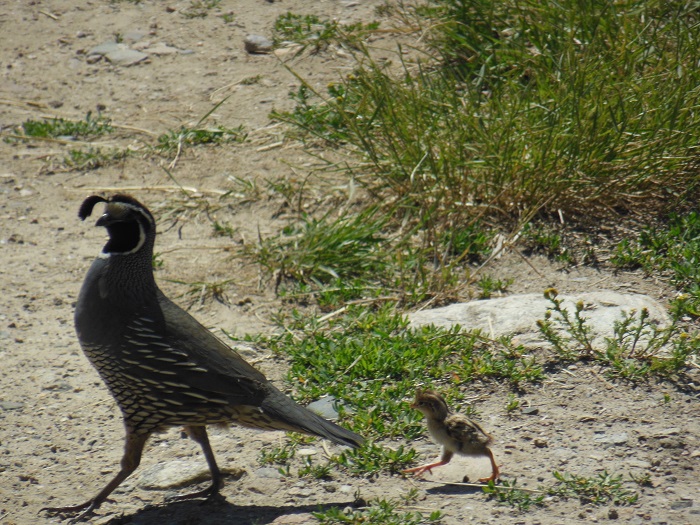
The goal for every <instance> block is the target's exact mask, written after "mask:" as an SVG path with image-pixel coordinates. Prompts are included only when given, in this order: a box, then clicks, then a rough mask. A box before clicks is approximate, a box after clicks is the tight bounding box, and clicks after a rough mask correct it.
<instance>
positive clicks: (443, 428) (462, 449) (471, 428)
mask: <svg viewBox="0 0 700 525" xmlns="http://www.w3.org/2000/svg"><path fill="white" fill-rule="evenodd" d="M411 408H415V409H416V410H419V411H420V412H422V413H423V415H424V416H425V418H426V420H427V422H428V432H429V433H430V435H431V437H432V438H433V440H435V442H436V443H437V444H439V445H442V455H441V456H440V459H439V460H438V461H435V462H433V463H429V464H427V465H422V466H420V467H414V468H410V469H408V470H404V471H403V472H404V473H410V472H414V473H415V475H416V476H420V475H421V474H423V473H424V472H425V471H426V470H427V471H428V472H431V471H432V469H434V468H435V467H439V466H442V465H446V464H447V463H449V462H450V460H451V459H452V456H454V454H460V455H463V456H487V457H488V458H489V459H490V460H491V469H492V472H491V476H489V477H488V478H481V479H480V480H479V482H481V483H487V482H489V481H492V480H497V479H498V477H499V474H500V473H499V470H498V465H497V464H496V460H495V459H494V457H493V452H491V449H490V448H489V445H491V444H492V443H493V437H491V436H490V435H489V434H487V433H486V432H484V430H483V429H482V428H481V427H480V426H479V425H478V424H477V423H476V422H474V421H472V420H471V419H469V418H468V417H466V416H463V415H462V414H456V413H454V412H452V411H451V410H450V408H449V407H448V406H447V403H445V400H444V399H443V397H442V396H441V395H440V394H438V393H437V392H434V391H432V390H425V391H423V390H418V391H417V392H416V399H415V401H414V402H413V404H412V405H411Z"/></svg>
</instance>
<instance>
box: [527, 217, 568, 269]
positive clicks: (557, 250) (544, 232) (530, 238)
mask: <svg viewBox="0 0 700 525" xmlns="http://www.w3.org/2000/svg"><path fill="white" fill-rule="evenodd" d="M523 238H524V239H525V240H526V241H527V242H529V243H530V244H531V245H532V246H533V250H534V251H536V252H542V253H544V254H545V255H546V256H547V257H550V258H552V259H554V260H555V261H558V262H561V263H565V264H573V263H574V262H575V260H574V256H573V253H572V252H571V250H570V249H569V248H567V247H566V246H565V245H564V241H563V240H562V236H561V235H560V234H559V233H557V232H556V231H555V230H554V229H553V228H552V227H550V226H547V225H540V226H537V227H535V226H533V225H532V224H526V225H525V227H524V228H523Z"/></svg>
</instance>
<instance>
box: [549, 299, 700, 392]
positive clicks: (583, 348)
mask: <svg viewBox="0 0 700 525" xmlns="http://www.w3.org/2000/svg"><path fill="white" fill-rule="evenodd" d="M545 297H546V298H547V299H549V300H550V301H551V302H552V304H553V307H552V308H551V309H550V310H548V311H547V313H546V314H545V319H544V320H540V321H538V322H537V326H538V328H539V330H540V333H541V334H542V335H543V336H544V338H545V339H546V340H547V341H548V342H549V343H550V344H551V345H552V346H553V347H554V349H555V351H556V352H557V354H558V355H559V357H560V358H562V359H564V360H566V361H576V360H584V361H587V360H594V361H597V362H599V363H603V364H605V365H607V366H608V367H609V369H610V370H609V374H610V375H614V376H617V377H622V378H624V379H628V380H632V381H636V380H640V379H643V378H646V377H648V376H650V375H658V376H672V375H674V374H677V373H678V372H680V371H682V370H683V369H684V368H685V367H686V366H687V365H688V362H689V359H690V358H691V357H693V356H698V355H700V335H698V334H689V333H687V332H686V331H685V330H684V329H683V327H682V326H681V325H680V324H679V322H678V321H677V320H674V321H673V322H672V324H671V325H670V326H668V327H666V328H659V327H658V326H656V325H655V324H654V323H652V322H650V320H649V312H648V311H647V310H646V309H642V310H641V311H640V312H639V313H638V314H637V313H636V312H634V311H633V312H632V313H624V314H623V317H622V319H621V320H619V321H616V322H615V323H614V330H613V337H606V338H605V346H604V347H603V348H594V346H593V339H592V329H591V327H590V326H589V323H588V322H587V320H586V319H585V318H584V317H583V316H582V315H581V313H582V312H583V310H584V305H583V303H582V302H580V301H579V302H578V303H577V304H576V305H575V311H574V314H573V316H571V314H570V313H569V311H568V310H567V309H566V308H563V307H562V303H563V301H562V300H561V299H557V291H556V290H554V289H551V288H550V289H548V290H545Z"/></svg>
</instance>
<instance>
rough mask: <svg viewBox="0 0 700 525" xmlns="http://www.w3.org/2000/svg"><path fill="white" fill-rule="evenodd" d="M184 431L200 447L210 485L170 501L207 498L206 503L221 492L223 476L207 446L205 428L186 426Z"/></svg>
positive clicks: (207, 438) (207, 439) (209, 446)
mask: <svg viewBox="0 0 700 525" xmlns="http://www.w3.org/2000/svg"><path fill="white" fill-rule="evenodd" d="M185 431H186V432H187V435H188V436H189V437H191V438H192V439H193V440H194V441H196V442H197V443H199V446H200V447H202V452H204V457H205V458H206V460H207V465H209V471H210V472H211V485H210V486H209V487H207V488H206V489H204V490H199V491H197V492H192V493H191V494H183V495H182V496H175V497H174V498H171V499H170V500H171V501H183V500H188V499H194V498H207V499H206V501H211V500H213V499H215V498H216V497H217V496H218V495H219V490H221V488H222V487H223V486H224V480H223V476H222V475H221V471H220V470H219V466H218V465H217V464H216V459H215V458H214V452H213V451H212V449H211V445H210V444H209V436H207V430H206V428H205V427H199V426H188V427H185Z"/></svg>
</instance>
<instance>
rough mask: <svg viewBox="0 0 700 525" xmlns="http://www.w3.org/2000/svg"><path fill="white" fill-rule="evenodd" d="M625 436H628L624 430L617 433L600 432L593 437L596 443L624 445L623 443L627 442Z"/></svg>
mask: <svg viewBox="0 0 700 525" xmlns="http://www.w3.org/2000/svg"><path fill="white" fill-rule="evenodd" d="M627 438H628V436H627V433H626V432H619V433H617V434H608V433H604V434H600V435H598V436H596V437H595V438H593V439H594V441H596V442H598V443H603V444H608V445H624V444H625V443H627Z"/></svg>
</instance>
